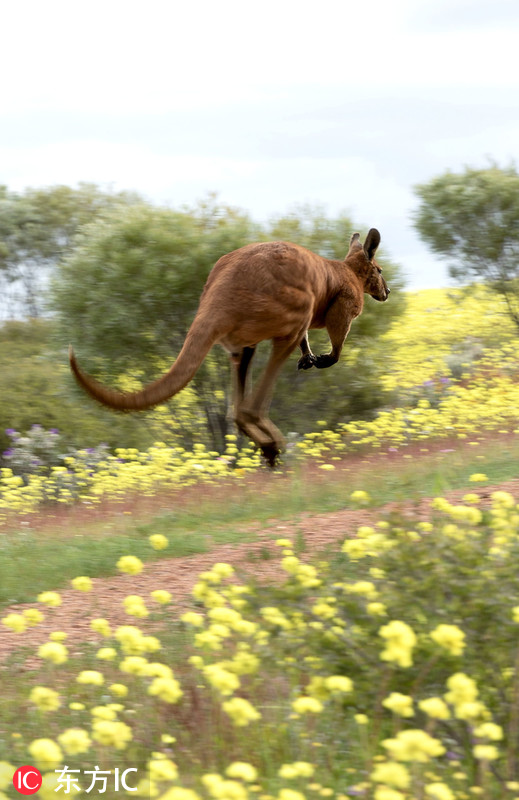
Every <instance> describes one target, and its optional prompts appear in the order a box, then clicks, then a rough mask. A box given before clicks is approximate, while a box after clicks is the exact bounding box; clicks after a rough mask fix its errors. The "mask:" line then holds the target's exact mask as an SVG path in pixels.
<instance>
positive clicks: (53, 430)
mask: <svg viewBox="0 0 519 800" xmlns="http://www.w3.org/2000/svg"><path fill="white" fill-rule="evenodd" d="M49 433H53V434H54V436H59V430H58V429H57V428H51V429H50V431H49Z"/></svg>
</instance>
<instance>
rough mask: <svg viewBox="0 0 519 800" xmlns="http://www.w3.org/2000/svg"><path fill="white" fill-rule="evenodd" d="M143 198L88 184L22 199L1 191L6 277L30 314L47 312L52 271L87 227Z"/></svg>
mask: <svg viewBox="0 0 519 800" xmlns="http://www.w3.org/2000/svg"><path fill="white" fill-rule="evenodd" d="M137 199H138V197H137V195H135V194H134V193H131V192H118V193H115V192H111V191H103V190H101V189H99V188H98V187H97V186H95V185H93V184H88V183H82V184H79V187H78V188H77V189H73V188H71V187H68V186H52V187H50V188H44V189H27V190H26V191H25V192H23V193H21V194H18V193H16V192H10V191H8V189H7V188H6V187H5V186H3V187H0V273H1V274H3V278H4V281H6V282H7V283H10V284H12V283H15V284H17V286H18V292H17V299H18V303H19V305H20V307H21V308H22V309H23V312H24V314H27V315H28V316H31V317H37V316H40V315H41V314H42V313H43V312H44V310H45V291H46V284H47V280H48V276H49V270H50V269H51V268H52V267H53V266H54V265H55V264H56V262H57V261H58V260H59V259H60V258H62V257H63V256H64V255H65V254H66V253H67V252H68V251H69V249H70V247H71V244H72V241H73V239H74V236H75V235H76V233H77V231H78V229H79V228H80V227H81V225H84V224H85V223H87V222H91V221H92V220H93V219H95V218H100V217H101V216H102V215H103V214H105V213H106V212H107V211H108V210H109V209H113V208H117V207H120V206H124V205H130V204H132V203H135V202H137Z"/></svg>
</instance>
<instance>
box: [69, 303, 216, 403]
mask: <svg viewBox="0 0 519 800" xmlns="http://www.w3.org/2000/svg"><path fill="white" fill-rule="evenodd" d="M208 327H210V326H207V325H204V324H203V323H202V321H201V320H198V321H197V320H196V318H195V320H194V321H193V324H192V326H191V328H190V329H189V331H188V334H187V336H186V340H185V342H184V345H183V347H182V350H181V351H180V353H179V356H178V358H177V360H176V361H175V363H174V364H173V366H172V367H171V369H170V370H169V371H168V372H166V373H165V374H164V375H162V377H161V378H159V379H158V380H156V381H154V382H153V383H150V384H149V385H148V386H145V387H144V388H143V389H140V390H139V391H137V392H118V391H116V390H115V389H110V388H108V387H107V386H103V384H102V383H99V381H96V380H95V378H92V377H91V376H90V375H87V373H86V372H83V370H82V369H81V368H80V367H79V365H78V363H77V361H76V356H75V355H74V351H73V349H72V347H70V348H69V361H70V368H71V370H72V372H73V373H74V376H75V378H76V380H77V382H78V383H79V385H80V386H82V387H83V389H84V390H85V391H86V392H88V394H89V395H91V397H93V398H94V400H97V401H98V402H100V403H102V404H103V405H105V406H109V408H114V409H116V410H117V411H143V410H144V409H146V408H151V407H152V406H156V405H159V403H164V402H165V401H166V400H169V398H170V397H173V395H174V394H177V392H180V390H181V389H183V388H184V386H186V385H187V384H188V383H189V381H190V380H191V379H192V378H193V377H194V375H195V373H196V371H197V370H198V368H199V367H200V365H201V364H202V361H203V360H204V358H205V357H206V355H207V353H208V352H209V350H210V349H211V347H212V346H213V344H214V343H215V342H216V336H215V335H214V332H213V331H211V330H207V328H208Z"/></svg>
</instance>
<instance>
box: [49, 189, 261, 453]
mask: <svg viewBox="0 0 519 800" xmlns="http://www.w3.org/2000/svg"><path fill="white" fill-rule="evenodd" d="M258 235H259V230H258V228H257V226H256V225H255V224H254V223H253V222H252V221H251V220H250V218H249V217H248V216H247V215H246V214H244V213H241V212H239V211H236V210H234V209H231V208H228V207H225V206H222V205H220V204H218V203H217V201H216V200H215V198H214V197H209V198H208V199H207V200H206V201H204V202H203V203H200V204H199V205H197V206H196V207H195V208H193V209H187V208H186V209H184V210H181V211H178V210H171V209H168V208H157V207H153V206H150V205H146V204H140V205H135V206H133V207H128V208H126V209H125V210H124V212H122V213H121V211H120V210H117V211H115V212H114V213H113V214H112V215H111V216H108V217H106V218H105V219H103V220H101V221H99V220H98V221H97V222H94V223H92V224H91V225H89V226H86V227H85V228H84V229H83V231H82V233H81V235H80V237H79V239H78V241H77V246H76V248H75V249H74V251H73V252H72V253H71V254H70V255H69V257H68V258H66V259H64V260H63V262H62V263H61V264H60V267H59V270H58V273H57V275H56V279H55V281H54V282H53V289H52V307H53V308H54V310H55V312H56V315H57V322H58V325H59V327H60V331H61V339H62V341H63V343H65V342H73V343H74V346H75V347H76V348H77V351H78V355H79V356H80V358H81V361H82V362H83V363H84V364H85V365H86V366H87V367H88V368H89V369H91V370H94V371H95V372H96V373H97V374H98V375H100V376H101V377H102V378H103V379H104V380H107V381H111V382H113V381H114V377H113V376H114V373H115V374H118V375H122V374H123V373H126V379H127V378H128V375H133V376H134V377H138V378H140V379H142V380H143V381H147V380H150V379H151V378H152V377H153V378H154V377H156V376H157V374H158V373H159V372H162V371H163V370H164V369H165V368H169V366H170V365H171V361H172V358H173V357H174V356H176V355H177V354H178V352H179V350H180V348H181V346H182V343H183V341H184V338H185V335H186V332H187V330H188V328H189V326H190V324H191V322H192V320H193V317H194V315H195V311H196V308H197V306H198V301H199V298H200V293H201V291H202V287H203V285H204V283H205V280H206V278H207V275H208V274H209V272H210V270H211V268H212V267H213V265H214V263H215V262H216V261H217V260H218V258H219V257H220V256H221V255H223V254H224V253H226V252H229V251H231V250H234V249H236V248H238V247H241V246H242V245H244V244H246V243H247V242H250V241H252V240H254V239H257V238H258ZM227 362H228V359H227V357H226V356H225V355H224V354H223V352H220V351H219V350H217V349H216V348H215V349H214V350H213V351H212V353H211V355H210V357H209V358H208V359H206V362H205V363H204V365H203V366H202V368H201V369H200V370H199V372H198V374H197V376H196V377H195V380H194V382H193V384H192V385H193V386H194V387H195V389H196V391H197V394H198V397H199V398H200V402H201V404H202V408H203V412H204V414H205V417H206V421H207V426H208V429H209V431H210V433H211V437H210V439H211V442H212V443H213V445H215V446H222V445H223V441H224V436H225V433H226V432H227V430H228V426H229V420H228V411H229V403H230V397H229V378H228V363H227ZM127 386H128V384H127Z"/></svg>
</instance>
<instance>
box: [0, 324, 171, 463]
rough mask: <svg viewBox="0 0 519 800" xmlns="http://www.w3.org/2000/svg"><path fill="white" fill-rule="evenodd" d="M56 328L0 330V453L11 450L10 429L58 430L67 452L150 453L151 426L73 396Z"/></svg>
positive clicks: (9, 326)
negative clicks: (101, 447) (122, 448)
mask: <svg viewBox="0 0 519 800" xmlns="http://www.w3.org/2000/svg"><path fill="white" fill-rule="evenodd" d="M53 339H54V325H53V323H52V322H51V321H49V320H31V321H27V322H7V323H5V324H4V325H3V326H2V327H0V374H1V376H2V402H1V404H0V453H1V452H2V451H5V450H7V449H8V448H10V446H11V439H10V437H9V436H8V434H6V432H5V431H6V429H15V430H17V431H19V432H20V433H25V432H27V431H28V430H30V428H31V427H32V426H33V425H35V424H37V425H41V426H42V427H43V428H45V429H52V428H55V429H58V430H59V432H60V434H61V435H62V437H63V438H62V441H63V444H64V446H65V447H66V448H70V447H95V446H96V445H98V444H99V443H100V442H106V444H108V445H110V447H116V446H117V445H118V444H120V443H121V442H124V443H125V445H126V446H127V447H146V446H148V445H149V444H151V442H152V441H153V439H154V436H155V435H156V432H155V434H154V432H153V430H152V428H151V427H150V425H151V424H150V423H146V422H145V421H144V420H139V419H136V418H130V417H125V416H122V415H120V416H114V415H113V414H111V413H110V412H109V411H108V410H107V409H103V408H98V407H96V406H94V405H93V404H92V403H89V402H88V400H87V399H86V398H84V397H81V396H79V394H77V395H76V396H72V393H71V392H68V391H67V389H66V386H67V383H68V384H69V385H70V384H71V378H70V375H69V371H68V368H67V366H66V364H65V362H64V359H63V357H62V356H61V354H60V353H58V352H56V350H55V349H54V347H53Z"/></svg>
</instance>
